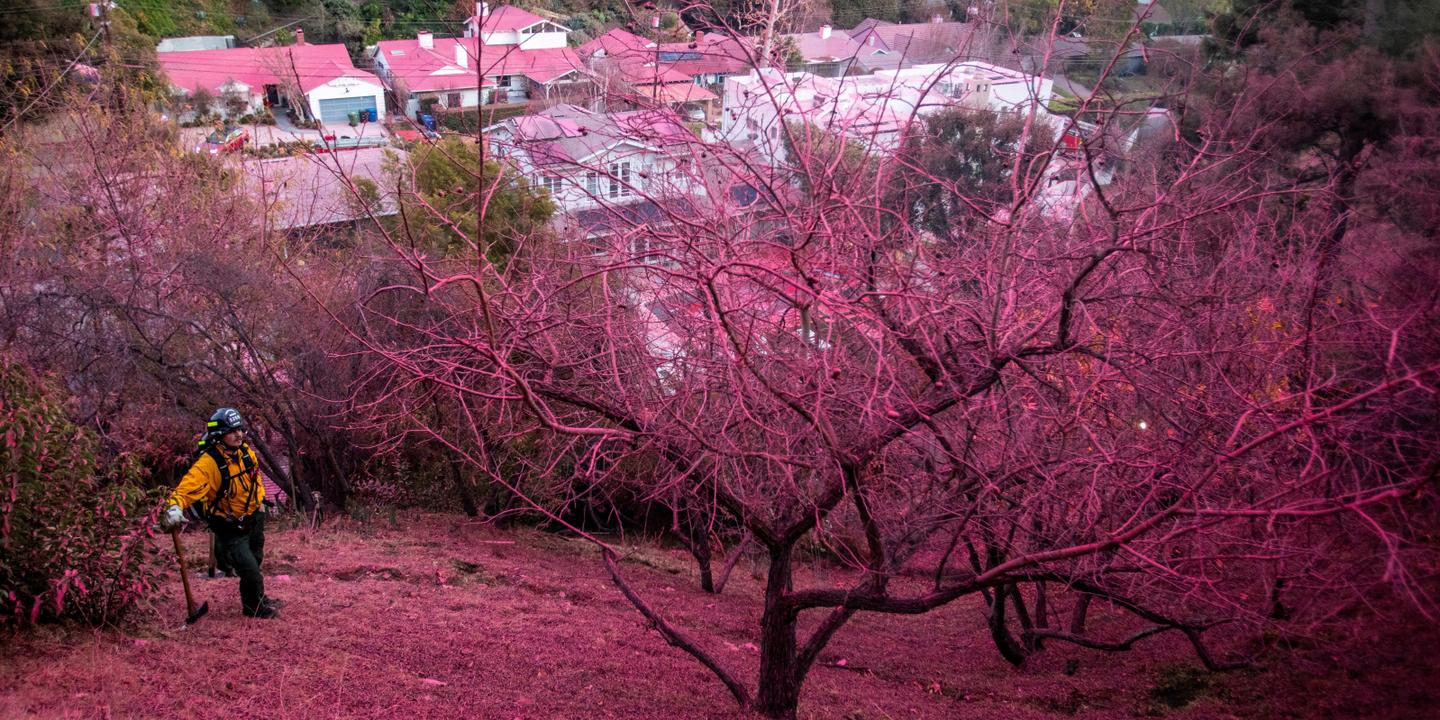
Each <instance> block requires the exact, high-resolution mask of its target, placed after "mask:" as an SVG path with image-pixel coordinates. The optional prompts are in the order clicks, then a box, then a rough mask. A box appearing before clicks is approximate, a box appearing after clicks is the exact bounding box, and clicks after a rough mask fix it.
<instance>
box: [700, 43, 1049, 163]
mask: <svg viewBox="0 0 1440 720" xmlns="http://www.w3.org/2000/svg"><path fill="white" fill-rule="evenodd" d="M1053 85H1054V83H1053V81H1052V80H1050V79H1048V78H1043V77H1039V76H1034V75H1026V74H1024V73H1021V72H1018V71H1015V70H1010V69H1007V68H1002V67H999V66H995V65H990V64H988V63H982V62H963V63H954V64H933V65H917V66H915V67H910V68H903V69H900V70H882V71H880V72H876V73H874V74H872V75H851V76H847V77H839V78H824V77H818V76H815V75H813V74H810V73H805V72H797V73H788V74H787V73H780V72H779V71H777V70H774V69H769V68H767V69H765V70H760V71H756V72H752V73H750V74H749V75H745V76H736V77H731V78H729V79H727V80H726V81H725V93H724V96H723V97H724V105H723V108H722V110H721V121H720V123H721V124H720V128H721V129H720V135H721V137H722V138H723V139H725V140H728V141H729V142H731V143H733V144H736V145H737V146H739V147H742V148H748V149H751V150H753V151H754V152H755V153H756V154H757V155H759V156H760V157H761V158H762V159H763V160H765V161H768V162H769V163H771V164H773V165H780V164H783V163H784V162H785V155H786V151H785V146H786V144H787V137H786V128H787V126H788V125H791V124H795V123H798V124H801V125H805V126H809V127H814V128H818V129H820V130H823V131H824V132H826V133H830V134H837V135H843V136H844V137H846V138H847V139H848V140H850V141H852V142H854V143H856V144H857V145H859V146H860V147H862V148H864V149H865V150H867V151H869V152H880V153H889V152H893V151H894V150H895V149H896V148H898V147H899V143H900V141H901V140H902V138H903V135H904V133H905V132H906V131H907V129H908V127H909V126H910V125H911V123H913V122H914V121H915V120H917V119H921V118H923V117H924V116H925V115H928V114H931V113H934V112H937V111H939V110H943V109H946V108H953V107H967V108H972V109H976V110H989V111H992V112H1003V113H1025V112H1029V111H1030V110H1031V109H1032V108H1038V109H1039V112H1040V113H1041V115H1042V117H1044V118H1048V117H1049V115H1048V113H1047V112H1046V111H1045V110H1044V107H1045V103H1047V102H1049V100H1050V97H1051V93H1052V92H1053ZM1047 121H1048V120H1047Z"/></svg>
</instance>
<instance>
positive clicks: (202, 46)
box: [155, 35, 235, 53]
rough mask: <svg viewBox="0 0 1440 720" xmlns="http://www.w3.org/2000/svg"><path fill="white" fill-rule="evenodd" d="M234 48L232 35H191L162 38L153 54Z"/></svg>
mask: <svg viewBox="0 0 1440 720" xmlns="http://www.w3.org/2000/svg"><path fill="white" fill-rule="evenodd" d="M233 47H235V36H234V35H191V36H189V37H179V38H164V39H163V40H161V41H160V43H159V44H158V45H156V46H155V52H157V53H166V52H194V51H196V50H227V49H229V48H233Z"/></svg>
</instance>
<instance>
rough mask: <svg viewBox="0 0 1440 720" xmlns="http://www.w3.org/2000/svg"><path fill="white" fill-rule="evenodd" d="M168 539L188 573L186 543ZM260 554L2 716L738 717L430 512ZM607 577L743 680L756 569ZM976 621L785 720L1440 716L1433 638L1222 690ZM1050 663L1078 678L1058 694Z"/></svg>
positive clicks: (544, 560) (883, 630)
mask: <svg viewBox="0 0 1440 720" xmlns="http://www.w3.org/2000/svg"><path fill="white" fill-rule="evenodd" d="M186 537H187V539H188V540H189V547H188V548H187V549H188V550H189V551H190V553H191V555H192V557H193V558H194V559H195V560H196V561H197V562H198V561H201V553H202V552H203V543H202V542H201V541H202V540H203V537H204V536H202V535H198V534H190V535H187V536H186ZM267 539H268V542H267V551H268V553H267V554H268V559H267V561H266V570H267V575H268V581H267V582H268V584H267V591H268V592H269V594H271V595H274V596H276V597H280V598H282V599H284V600H286V601H287V606H286V607H285V609H284V610H283V611H282V618H281V619H280V620H278V621H269V622H263V621H253V620H248V619H245V618H243V617H241V616H240V613H239V601H238V599H237V592H236V588H235V583H236V581H235V580H201V581H197V582H196V589H197V592H198V593H199V596H200V597H199V599H201V600H208V601H209V602H210V607H211V610H210V614H209V616H207V617H205V618H203V619H202V620H201V621H200V622H199V623H198V624H196V625H195V626H193V627H191V628H189V629H186V630H180V629H179V626H180V622H181V620H182V619H183V601H182V599H181V596H180V592H179V587H178V586H179V583H178V580H175V578H174V577H173V575H172V577H171V580H172V581H174V582H173V584H174V585H175V587H174V588H173V589H172V590H171V591H170V593H169V595H168V597H157V598H156V599H155V606H154V607H153V608H151V609H142V610H141V611H139V612H138V613H137V618H136V622H135V623H134V624H133V625H132V626H129V627H126V628H125V629H124V630H123V631H116V630H109V631H100V632H93V631H89V630H82V629H75V628H58V629H57V628H53V627H52V628H40V629H39V630H38V631H37V632H35V633H33V634H30V635H27V636H22V637H19V638H12V639H8V640H6V641H4V643H5V644H4V645H3V647H4V650H5V653H4V657H3V658H0V718H7V719H8V718H24V717H42V718H52V717H53V718H89V717H105V718H115V717H157V718H179V717H205V718H217V717H237V718H332V717H334V718H388V717H404V718H527V719H528V718H742V717H747V716H746V715H745V714H744V713H741V712H739V711H737V710H736V709H735V705H734V703H733V702H732V700H731V698H730V696H729V695H728V694H727V693H726V692H725V690H724V688H723V687H722V686H721V685H720V683H718V682H717V681H716V680H715V679H714V678H713V677H712V676H711V675H709V674H708V673H707V672H706V671H704V670H703V669H702V668H701V667H700V666H699V665H698V664H697V663H695V662H694V661H692V660H691V659H690V658H689V657H688V656H686V655H683V654H682V653H681V652H680V651H678V650H676V649H674V648H671V647H669V646H667V645H666V644H665V643H664V641H662V640H661V639H660V638H659V636H657V635H656V634H655V633H654V632H651V631H648V630H647V629H646V628H645V627H644V625H643V624H642V620H641V618H640V616H639V615H638V613H636V612H635V611H634V610H633V609H632V608H631V607H630V606H629V604H628V603H626V601H625V600H624V598H623V597H622V596H621V595H620V593H619V592H618V591H617V590H616V589H615V587H614V586H613V585H611V584H610V582H609V581H608V579H607V576H606V575H605V572H604V569H603V567H602V566H601V564H600V562H599V558H598V553H596V552H595V551H594V550H592V549H590V548H589V547H588V546H586V545H585V544H583V543H581V542H580V541H572V540H566V539H563V538H559V537H555V536H550V535H544V534H541V533H538V532H535V531H531V530H520V531H513V532H507V531H496V530H493V529H489V528H487V527H485V526H482V525H478V524H473V523H467V522H465V521H463V520H462V519H460V518H455V517H451V516H444V515H431V516H425V517H423V518H421V519H419V520H417V521H415V522H410V523H402V526H401V527H399V528H381V529H376V530H373V531H366V532H357V531H356V530H354V529H335V528H325V529H321V530H319V531H316V532H313V533H311V532H309V531H306V530H289V531H273V532H271V533H270V534H269V536H268V538H267ZM622 567H623V568H624V570H625V572H626V575H627V577H628V578H629V579H630V581H631V582H632V583H633V584H634V585H635V586H636V588H637V590H639V591H640V592H641V593H642V594H644V595H645V596H646V597H648V598H650V599H651V600H652V602H653V603H654V604H655V605H656V606H657V607H658V608H659V609H661V610H662V612H664V613H665V615H666V617H667V618H668V619H670V620H671V621H672V622H674V623H676V624H678V625H680V626H682V627H684V628H685V629H686V630H688V631H690V632H692V633H694V634H695V635H696V636H697V637H699V638H700V639H701V642H702V643H703V644H704V646H705V647H707V648H711V649H712V650H714V651H715V652H717V653H718V654H719V655H720V656H721V657H722V658H724V660H725V661H726V662H728V663H730V664H731V666H732V667H737V668H744V673H743V674H744V675H745V676H746V678H747V679H748V680H750V681H751V682H753V677H754V672H755V666H756V652H755V649H754V647H753V645H751V644H750V643H752V642H754V636H753V632H754V628H755V625H756V621H757V618H758V616H759V605H758V603H757V601H756V600H755V597H756V590H757V587H758V582H757V580H756V579H755V577H754V576H753V575H752V570H754V568H752V567H750V566H748V565H747V564H745V563H743V562H742V564H741V565H740V566H739V567H738V568H737V570H736V575H735V577H733V578H732V579H731V582H730V586H729V587H727V588H726V591H725V595H724V596H723V597H715V596H711V595H707V594H705V593H703V592H700V591H699V589H698V588H697V587H696V583H695V579H694V573H693V570H692V566H691V565H690V563H689V561H688V559H687V556H685V555H684V554H683V553H681V552H680V551H678V550H672V549H666V548H661V547H657V546H653V545H645V546H640V547H638V548H636V549H635V550H634V552H633V553H632V555H631V556H630V558H629V561H628V562H626V563H624V564H623V565H622ZM837 580H844V573H843V572H840V571H837V570H834V569H832V568H824V567H818V566H817V567H812V568H810V569H809V570H808V571H806V573H805V574H804V575H802V577H801V578H800V581H801V582H806V583H817V582H834V581H837ZM797 584H798V583H797ZM979 602H980V601H979V599H978V598H976V599H973V600H963V601H961V602H958V603H955V604H953V605H951V606H949V607H947V608H943V609H941V610H940V611H937V612H933V613H931V614H929V615H924V616H919V617H892V616H876V615H862V616H860V617H858V618H857V619H856V620H855V621H853V622H852V623H851V624H850V625H849V626H847V627H846V628H845V629H844V630H843V631H841V632H840V634H839V635H838V636H837V637H836V639H835V641H834V642H833V643H831V646H830V648H829V649H828V650H827V651H826V652H825V653H823V654H822V656H821V659H820V662H821V666H819V667H817V668H816V669H815V670H814V671H813V672H812V674H811V677H810V680H809V682H808V683H807V685H806V688H805V691H804V695H803V697H802V700H801V709H800V717H801V718H847V719H859V718H926V719H933V720H940V719H952V718H953V719H963V718H1005V719H1006V720H1011V719H1014V720H1023V719H1027V718H1061V717H1081V718H1119V717H1134V716H1164V717H1177V718H1231V717H1239V718H1250V717H1296V718H1299V717H1304V718H1349V717H1366V718H1370V719H1372V720H1374V719H1378V718H1409V717H1413V718H1421V717H1435V715H1433V714H1430V713H1433V712H1435V708H1436V702H1437V698H1440V691H1437V690H1436V689H1435V688H1434V680H1435V679H1436V677H1437V668H1440V660H1437V654H1436V653H1434V652H1432V651H1429V650H1426V648H1434V647H1436V645H1435V643H1436V641H1437V640H1440V638H1437V633H1436V632H1435V631H1434V629H1433V628H1422V629H1418V630H1417V628H1415V627H1408V628H1400V627H1395V626H1390V625H1381V624H1375V625H1374V626H1373V628H1374V629H1373V630H1371V631H1369V632H1357V633H1355V634H1354V635H1353V636H1351V637H1349V638H1347V639H1344V640H1342V641H1340V644H1339V645H1337V646H1327V647H1323V648H1322V647H1314V648H1310V649H1305V650H1301V651H1299V653H1298V654H1297V655H1295V656H1293V657H1288V656H1287V658H1285V659H1280V658H1278V657H1272V658H1271V660H1270V662H1268V663H1267V667H1266V669H1262V670H1253V671H1242V672H1238V673H1230V674H1226V675H1221V676H1214V675H1206V674H1204V673H1200V672H1198V671H1197V670H1196V669H1195V668H1197V667H1198V663H1196V662H1195V661H1194V660H1193V659H1192V658H1191V657H1190V656H1189V655H1188V654H1187V653H1186V652H1185V648H1184V647H1182V646H1181V645H1180V644H1179V643H1177V642H1175V640H1174V639H1171V638H1163V637H1162V638H1157V639H1153V640H1151V641H1147V643H1144V644H1142V645H1141V646H1140V647H1139V648H1137V649H1136V650H1135V651H1134V652H1131V653H1128V654H1122V655H1102V654H1099V653H1094V652H1090V651H1082V650H1073V649H1070V648H1058V649H1055V648H1052V649H1051V650H1047V651H1046V652H1045V653H1044V654H1042V655H1041V656H1040V660H1039V662H1037V663H1036V664H1035V666H1034V667H1032V668H1028V669H1026V670H1024V671H1019V670H1015V669H1012V668H1011V667H1010V666H1009V665H1007V664H1006V663H1005V662H1004V661H1003V660H1001V659H1000V657H999V656H998V655H997V654H996V652H995V650H994V648H993V646H992V645H991V643H990V641H989V639H988V636H987V635H986V633H985V631H984V623H983V621H982V620H981V615H980V610H979V608H978V604H979ZM1102 622H1103V621H1102ZM1068 658H1078V659H1079V660H1080V661H1081V666H1080V670H1079V672H1078V673H1076V674H1075V675H1073V676H1067V675H1065V674H1064V673H1063V672H1062V667H1063V665H1064V661H1065V660H1066V659H1068ZM1176 705H1179V707H1175V706H1176Z"/></svg>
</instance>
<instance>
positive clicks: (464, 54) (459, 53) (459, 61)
mask: <svg viewBox="0 0 1440 720" xmlns="http://www.w3.org/2000/svg"><path fill="white" fill-rule="evenodd" d="M469 62H470V53H469V51H468V50H466V49H465V43H462V42H457V43H455V64H456V65H459V66H460V67H462V68H463V67H470V65H469Z"/></svg>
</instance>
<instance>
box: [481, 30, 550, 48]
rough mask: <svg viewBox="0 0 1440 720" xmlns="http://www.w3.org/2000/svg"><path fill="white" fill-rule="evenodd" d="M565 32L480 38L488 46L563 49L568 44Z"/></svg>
mask: <svg viewBox="0 0 1440 720" xmlns="http://www.w3.org/2000/svg"><path fill="white" fill-rule="evenodd" d="M567 35H568V33H563V32H538V33H531V34H529V35H525V34H523V33H520V32H487V33H483V34H481V36H480V42H482V43H484V44H486V45H519V46H520V47H521V48H523V49H525V50H543V49H545V48H563V47H565V46H566V45H567V44H568V40H567V39H566V36H567Z"/></svg>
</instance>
